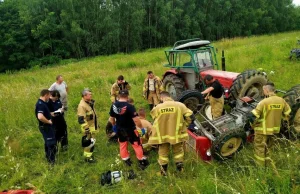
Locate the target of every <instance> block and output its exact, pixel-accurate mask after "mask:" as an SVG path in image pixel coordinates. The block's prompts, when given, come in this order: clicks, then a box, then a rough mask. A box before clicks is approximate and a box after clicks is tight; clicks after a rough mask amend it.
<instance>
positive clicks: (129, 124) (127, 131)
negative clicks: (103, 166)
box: [109, 90, 149, 170]
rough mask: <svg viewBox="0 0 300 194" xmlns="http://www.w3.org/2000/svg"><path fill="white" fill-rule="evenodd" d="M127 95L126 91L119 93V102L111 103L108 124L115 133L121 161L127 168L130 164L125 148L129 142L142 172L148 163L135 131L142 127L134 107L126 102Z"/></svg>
mask: <svg viewBox="0 0 300 194" xmlns="http://www.w3.org/2000/svg"><path fill="white" fill-rule="evenodd" d="M128 95H129V93H128V91H127V90H121V91H120V94H119V97H120V98H119V100H118V101H116V102H115V103H113V104H112V106H111V108H110V113H109V114H110V122H111V123H112V125H113V128H114V131H116V132H117V136H118V141H119V145H120V156H121V158H122V160H123V161H124V162H125V164H127V165H128V166H131V164H132V162H131V160H130V155H129V152H128V148H127V146H128V142H130V143H131V145H132V148H133V149H134V151H135V155H136V157H137V159H138V160H139V167H140V168H141V169H142V170H144V169H145V168H147V166H148V165H149V162H148V160H147V158H146V157H145V156H144V153H143V148H142V144H141V141H140V138H139V133H138V131H137V130H136V126H138V127H139V128H142V125H141V121H140V120H139V118H138V115H137V113H136V110H135V108H134V106H133V105H131V104H129V103H128V102H127V101H128Z"/></svg>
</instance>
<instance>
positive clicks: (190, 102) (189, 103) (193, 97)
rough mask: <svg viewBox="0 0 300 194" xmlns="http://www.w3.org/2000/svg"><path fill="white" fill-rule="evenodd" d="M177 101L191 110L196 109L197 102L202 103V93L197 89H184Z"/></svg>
mask: <svg viewBox="0 0 300 194" xmlns="http://www.w3.org/2000/svg"><path fill="white" fill-rule="evenodd" d="M177 101H179V102H182V103H183V104H185V106H186V107H188V108H189V109H191V110H192V111H194V110H197V107H198V105H199V104H203V102H204V99H203V95H202V94H201V93H200V92H199V91H198V90H186V91H184V92H183V93H181V96H180V97H179V98H178V99H177Z"/></svg>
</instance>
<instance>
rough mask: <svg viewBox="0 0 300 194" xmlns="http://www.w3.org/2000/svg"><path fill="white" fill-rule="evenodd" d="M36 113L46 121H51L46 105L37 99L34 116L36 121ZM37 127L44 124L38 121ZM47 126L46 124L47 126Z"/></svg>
mask: <svg viewBox="0 0 300 194" xmlns="http://www.w3.org/2000/svg"><path fill="white" fill-rule="evenodd" d="M38 113H42V114H43V115H44V117H45V118H46V119H48V120H50V119H51V114H50V110H49V108H48V106H47V103H46V102H44V101H43V100H41V99H39V100H38V101H37V103H36V105H35V116H36V118H37V119H38ZM38 121H39V126H42V125H46V123H43V122H41V121H40V120H39V119H38ZM47 125H48V124H47Z"/></svg>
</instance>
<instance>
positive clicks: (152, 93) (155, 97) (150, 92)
mask: <svg viewBox="0 0 300 194" xmlns="http://www.w3.org/2000/svg"><path fill="white" fill-rule="evenodd" d="M162 91H163V86H162V82H161V80H160V78H159V77H157V76H155V75H154V74H153V72H152V71H148V72H147V78H146V79H145V81H144V87H143V96H144V98H145V99H146V100H148V104H149V107H150V110H152V109H153V107H154V106H156V105H158V104H159V98H160V97H159V95H160V92H162Z"/></svg>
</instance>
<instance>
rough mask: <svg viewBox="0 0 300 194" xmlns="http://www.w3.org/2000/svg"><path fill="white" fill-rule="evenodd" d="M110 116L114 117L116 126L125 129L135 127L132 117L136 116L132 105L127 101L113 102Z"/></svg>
mask: <svg viewBox="0 0 300 194" xmlns="http://www.w3.org/2000/svg"><path fill="white" fill-rule="evenodd" d="M109 114H110V116H111V117H114V118H116V123H117V126H118V127H120V128H125V129H133V130H134V129H135V128H136V126H135V123H134V121H133V118H134V117H136V116H138V115H137V113H136V110H135V108H134V106H132V105H131V104H129V103H128V102H119V101H117V102H115V103H114V104H112V106H111V108H110V112H109Z"/></svg>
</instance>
